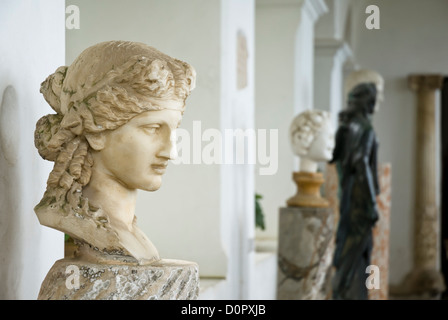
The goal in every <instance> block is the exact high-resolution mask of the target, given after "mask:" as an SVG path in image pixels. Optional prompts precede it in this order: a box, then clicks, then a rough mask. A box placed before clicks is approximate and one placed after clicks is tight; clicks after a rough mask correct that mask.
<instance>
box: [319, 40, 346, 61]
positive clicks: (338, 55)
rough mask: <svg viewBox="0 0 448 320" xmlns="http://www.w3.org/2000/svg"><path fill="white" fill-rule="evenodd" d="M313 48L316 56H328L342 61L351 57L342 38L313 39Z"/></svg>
mask: <svg viewBox="0 0 448 320" xmlns="http://www.w3.org/2000/svg"><path fill="white" fill-rule="evenodd" d="M314 50H315V53H316V56H328V57H331V58H333V59H335V60H338V61H340V62H342V63H344V62H345V61H346V60H347V59H350V58H353V53H352V50H351V49H350V46H349V45H348V44H347V43H346V42H345V41H342V40H336V39H315V40H314Z"/></svg>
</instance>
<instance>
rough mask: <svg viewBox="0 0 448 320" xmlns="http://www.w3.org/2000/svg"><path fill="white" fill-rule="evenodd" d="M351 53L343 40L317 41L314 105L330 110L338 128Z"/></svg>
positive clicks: (335, 126) (334, 125)
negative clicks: (345, 77)
mask: <svg viewBox="0 0 448 320" xmlns="http://www.w3.org/2000/svg"><path fill="white" fill-rule="evenodd" d="M351 55H352V53H351V50H350V48H349V46H348V45H347V44H346V43H345V42H343V41H340V40H334V39H316V41H315V61H314V66H315V73H314V107H315V108H316V109H320V110H325V111H328V112H330V115H331V120H332V122H333V127H334V128H337V123H338V113H339V111H341V110H342V109H344V100H345V98H344V95H343V93H344V65H345V62H346V61H347V59H349V58H350V57H351Z"/></svg>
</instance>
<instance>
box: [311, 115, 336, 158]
mask: <svg viewBox="0 0 448 320" xmlns="http://www.w3.org/2000/svg"><path fill="white" fill-rule="evenodd" d="M334 146H335V140H334V130H333V125H332V123H331V120H330V119H326V120H325V123H323V124H322V126H321V128H320V130H319V131H318V132H316V134H315V137H314V140H313V142H312V143H311V145H310V148H309V149H308V154H307V157H308V158H310V159H312V160H314V161H316V162H317V161H328V160H330V159H331V158H332V157H333V149H334Z"/></svg>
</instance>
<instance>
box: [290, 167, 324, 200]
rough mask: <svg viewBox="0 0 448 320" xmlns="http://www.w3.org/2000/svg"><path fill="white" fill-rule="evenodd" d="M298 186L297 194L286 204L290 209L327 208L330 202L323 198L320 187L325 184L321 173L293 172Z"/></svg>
mask: <svg viewBox="0 0 448 320" xmlns="http://www.w3.org/2000/svg"><path fill="white" fill-rule="evenodd" d="M292 178H293V180H294V182H295V183H296V185H297V193H296V195H295V196H293V197H291V198H289V199H288V201H287V202H286V203H287V205H288V206H289V207H307V208H327V207H328V206H329V203H328V200H327V199H325V198H322V196H321V194H320V187H321V185H322V184H323V183H324V181H325V180H324V177H323V174H322V173H320V172H316V173H313V172H303V171H301V172H293V176H292Z"/></svg>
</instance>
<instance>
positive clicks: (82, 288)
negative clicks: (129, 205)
mask: <svg viewBox="0 0 448 320" xmlns="http://www.w3.org/2000/svg"><path fill="white" fill-rule="evenodd" d="M198 293H199V273H198V266H197V264H196V263H194V262H188V261H181V260H160V261H157V262H155V263H152V264H150V265H137V264H98V263H92V262H86V261H80V260H79V259H61V260H58V261H56V263H55V264H54V265H53V267H52V268H51V269H50V271H49V272H48V274H47V276H46V278H45V280H44V281H43V283H42V286H41V289H40V292H39V296H38V300H195V299H197V297H198Z"/></svg>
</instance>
